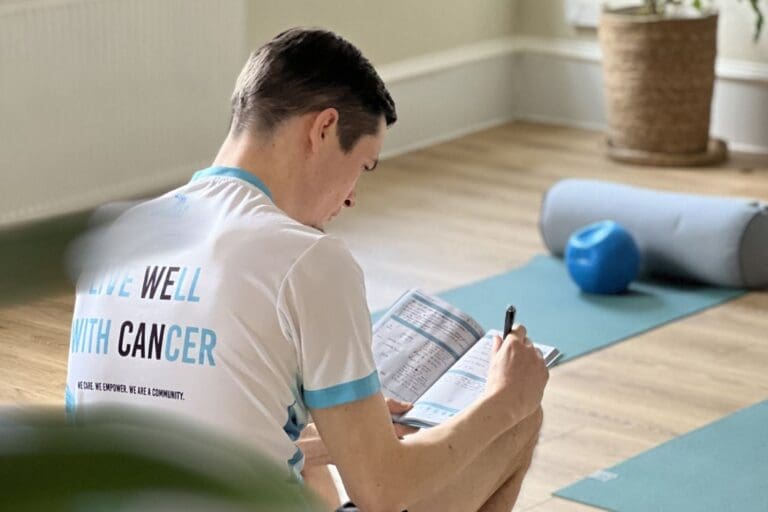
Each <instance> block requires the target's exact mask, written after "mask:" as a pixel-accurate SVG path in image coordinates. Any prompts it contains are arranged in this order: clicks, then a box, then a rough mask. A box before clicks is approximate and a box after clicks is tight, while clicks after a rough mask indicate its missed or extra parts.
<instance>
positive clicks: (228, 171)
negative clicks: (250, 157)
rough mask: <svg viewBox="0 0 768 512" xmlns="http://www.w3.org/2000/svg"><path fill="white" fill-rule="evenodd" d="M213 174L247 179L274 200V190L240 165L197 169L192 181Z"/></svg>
mask: <svg viewBox="0 0 768 512" xmlns="http://www.w3.org/2000/svg"><path fill="white" fill-rule="evenodd" d="M211 176H227V177H230V178H237V179H239V180H243V181H246V182H248V183H250V184H251V185H253V186H254V187H256V188H258V189H259V190H261V191H262V192H264V194H266V196H267V197H268V198H269V199H270V200H272V192H270V191H269V189H268V188H267V186H266V185H265V184H264V182H263V181H261V180H260V179H259V178H258V177H256V176H255V175H253V174H251V173H249V172H248V171H246V170H244V169H240V168H239V167H222V166H218V165H217V166H214V167H209V168H207V169H203V170H202V171H197V172H196V173H195V174H193V175H192V181H195V180H200V179H203V178H208V177H211Z"/></svg>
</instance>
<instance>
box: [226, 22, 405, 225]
mask: <svg viewBox="0 0 768 512" xmlns="http://www.w3.org/2000/svg"><path fill="white" fill-rule="evenodd" d="M396 119H397V115H396V113H395V105H394V102H393V101H392V98H391V96H390V95H389V93H388V92H387V89H386V87H385V86H384V83H383V81H382V80H381V78H379V76H378V74H377V73H376V71H375V70H374V68H373V66H372V65H371V63H370V62H369V61H368V60H367V59H366V58H365V57H364V56H363V55H362V54H361V53H360V51H359V50H358V49H357V48H355V47H354V46H353V45H352V44H351V43H349V42H348V41H346V40H344V39H342V38H341V37H339V36H338V35H336V34H334V33H332V32H328V31H326V30H319V29H300V28H294V29H290V30H287V31H285V32H283V33H281V34H279V35H278V36H276V37H275V38H274V39H272V40H271V41H269V42H267V43H266V44H265V45H263V46H262V47H261V48H259V49H257V50H256V51H254V52H253V53H252V54H251V56H250V58H249V59H248V62H247V63H246V65H245V67H244V68H243V70H242V71H241V73H240V76H239V77H238V79H237V83H236V86H235V90H234V92H233V94H232V121H231V126H230V136H233V137H240V136H242V135H246V136H250V137H256V138H258V139H260V140H270V139H271V138H274V137H277V136H279V135H281V134H282V132H281V130H286V129H290V130H294V129H296V130H301V134H302V136H303V138H302V145H303V143H304V142H306V146H305V147H303V148H302V149H305V150H306V151H305V156H306V159H305V163H306V164H307V169H306V170H305V175H304V176H303V178H304V179H306V180H307V182H306V185H307V186H306V188H308V189H310V190H304V191H297V193H299V194H303V195H305V196H307V197H305V203H307V208H308V210H313V211H311V212H310V211H308V212H307V214H306V217H305V218H304V219H300V220H302V221H304V222H306V223H308V224H312V225H316V226H317V227H320V225H322V224H323V223H324V222H326V221H328V220H330V218H331V217H333V216H334V215H335V214H336V213H338V210H339V209H340V208H341V207H342V205H344V203H345V201H346V202H348V204H347V205H351V204H354V187H355V184H356V182H357V178H358V177H359V174H360V172H361V171H362V170H364V169H371V168H372V167H373V166H375V165H376V161H377V159H378V153H379V150H380V148H381V142H382V140H383V135H384V131H385V129H384V128H385V127H386V126H389V125H391V124H392V123H394V122H395V120H396ZM286 127H288V128H286ZM310 195H311V197H310ZM308 203H316V204H308Z"/></svg>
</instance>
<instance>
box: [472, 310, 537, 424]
mask: <svg viewBox="0 0 768 512" xmlns="http://www.w3.org/2000/svg"><path fill="white" fill-rule="evenodd" d="M548 379H549V370H548V369H547V367H546V365H545V364H544V359H543V358H542V356H541V353H539V351H538V350H537V349H536V348H535V347H534V346H533V343H532V342H531V340H530V339H528V337H527V332H526V330H525V327H523V326H521V325H520V326H517V327H515V328H514V329H513V330H512V332H511V333H510V334H509V335H508V336H507V338H506V339H505V340H502V339H501V337H500V336H495V337H494V340H493V356H492V358H491V366H490V369H489V370H488V384H487V386H486V393H487V395H488V396H491V397H493V399H494V400H498V401H499V403H500V406H501V407H502V409H503V410H506V411H509V412H510V414H511V417H510V419H511V421H512V424H515V423H517V422H519V421H520V420H522V419H523V418H525V417H527V416H528V415H530V414H532V413H533V412H534V411H536V409H538V407H539V405H541V399H542V397H543V395H544V387H545V386H546V385H547V380H548ZM510 426H512V425H510Z"/></svg>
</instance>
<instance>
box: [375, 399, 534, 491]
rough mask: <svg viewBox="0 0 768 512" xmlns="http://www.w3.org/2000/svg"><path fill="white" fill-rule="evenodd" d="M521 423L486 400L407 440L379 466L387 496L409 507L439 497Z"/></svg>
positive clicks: (401, 442) (492, 402) (402, 441)
mask: <svg viewBox="0 0 768 512" xmlns="http://www.w3.org/2000/svg"><path fill="white" fill-rule="evenodd" d="M522 419H523V418H517V417H516V416H515V415H514V414H510V413H509V412H507V411H502V410H500V409H499V407H497V406H496V405H495V402H494V400H493V399H491V398H484V399H483V400H480V401H478V402H476V403H475V404H473V405H472V406H470V407H469V408H468V409H466V410H465V411H464V412H462V413H461V414H459V415H458V416H456V417H454V418H452V419H451V420H450V421H447V422H445V423H442V424H441V425H438V426H435V427H432V428H429V429H426V430H422V431H420V432H418V433H416V434H412V435H410V436H407V437H405V438H404V439H403V440H401V441H400V443H399V445H398V446H397V448H396V449H394V450H391V451H390V452H389V453H387V454H386V455H385V457H384V458H383V460H382V461H381V464H380V466H381V473H380V474H382V475H386V477H385V480H384V482H382V484H383V486H384V488H385V489H386V491H387V494H388V495H390V496H398V497H400V498H401V499H402V501H403V503H405V504H407V503H412V502H414V501H416V500H418V499H420V498H423V497H424V496H429V495H431V494H433V493H436V492H437V491H438V490H439V489H440V488H441V487H443V486H444V485H445V483H446V482H447V481H450V480H451V479H452V478H454V477H456V476H458V475H459V474H460V473H461V472H462V471H463V470H464V469H465V468H466V467H467V466H468V465H469V464H470V463H471V462H472V461H473V460H474V459H475V458H476V457H477V456H478V455H480V453H481V452H482V451H483V450H485V449H486V448H487V447H488V446H489V445H490V444H491V443H492V442H493V441H494V440H495V439H496V438H498V437H499V436H500V435H501V434H503V433H504V432H505V431H507V430H508V429H509V428H511V427H512V426H514V424H516V423H517V422H518V421H520V420H522Z"/></svg>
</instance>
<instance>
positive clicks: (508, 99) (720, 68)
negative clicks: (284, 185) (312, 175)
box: [380, 36, 768, 157]
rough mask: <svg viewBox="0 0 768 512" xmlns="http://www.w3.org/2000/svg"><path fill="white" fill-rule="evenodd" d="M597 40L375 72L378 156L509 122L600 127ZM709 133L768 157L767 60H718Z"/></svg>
mask: <svg viewBox="0 0 768 512" xmlns="http://www.w3.org/2000/svg"><path fill="white" fill-rule="evenodd" d="M601 60H602V55H601V52H600V47H599V45H598V43H597V42H596V41H579V40H576V41H574V40H560V39H547V38H535V37H523V36H513V37H506V38H500V39H494V40H490V41H484V42H481V43H477V44H474V45H468V46H465V47H462V48H458V49H454V50H450V51H447V52H441V53H438V54H432V55H428V56H424V57H419V58H414V59H409V60H407V61H402V62H398V63H395V64H391V65H388V66H383V67H381V68H380V74H381V76H382V77H383V78H384V80H385V81H386V82H387V85H388V87H389V89H390V91H391V92H392V95H393V97H394V98H395V101H396V103H397V105H398V112H399V113H400V120H399V121H398V123H397V124H396V125H395V126H394V127H393V128H392V132H391V133H390V134H389V135H388V141H387V143H386V144H385V150H384V152H383V156H385V157H391V156H394V155H397V154H401V153H404V152H407V151H412V150H414V149H418V148H422V147H426V146H430V145H432V144H435V143H436V142H442V141H444V140H448V139H450V138H454V137H458V136H461V135H464V134H466V133H470V132H472V131H476V130H479V129H482V128H485V127H488V126H492V125H495V124H499V123H502V122H505V121H509V120H514V119H518V120H531V121H540V122H549V123H555V124H563V125H568V126H575V127H580V128H588V129H595V130H603V129H605V126H606V113H605V106H604V99H603V87H602V70H601V65H600V63H601ZM716 74H717V81H716V84H715V94H714V98H713V102H712V103H713V104H712V124H711V132H712V135H713V136H717V137H721V138H723V139H725V140H726V141H728V143H729V146H730V148H731V149H733V150H736V151H745V152H751V153H766V154H768V123H766V122H765V120H766V119H768V64H763V63H754V62H742V61H734V60H725V59H719V60H718V62H717V64H716Z"/></svg>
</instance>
